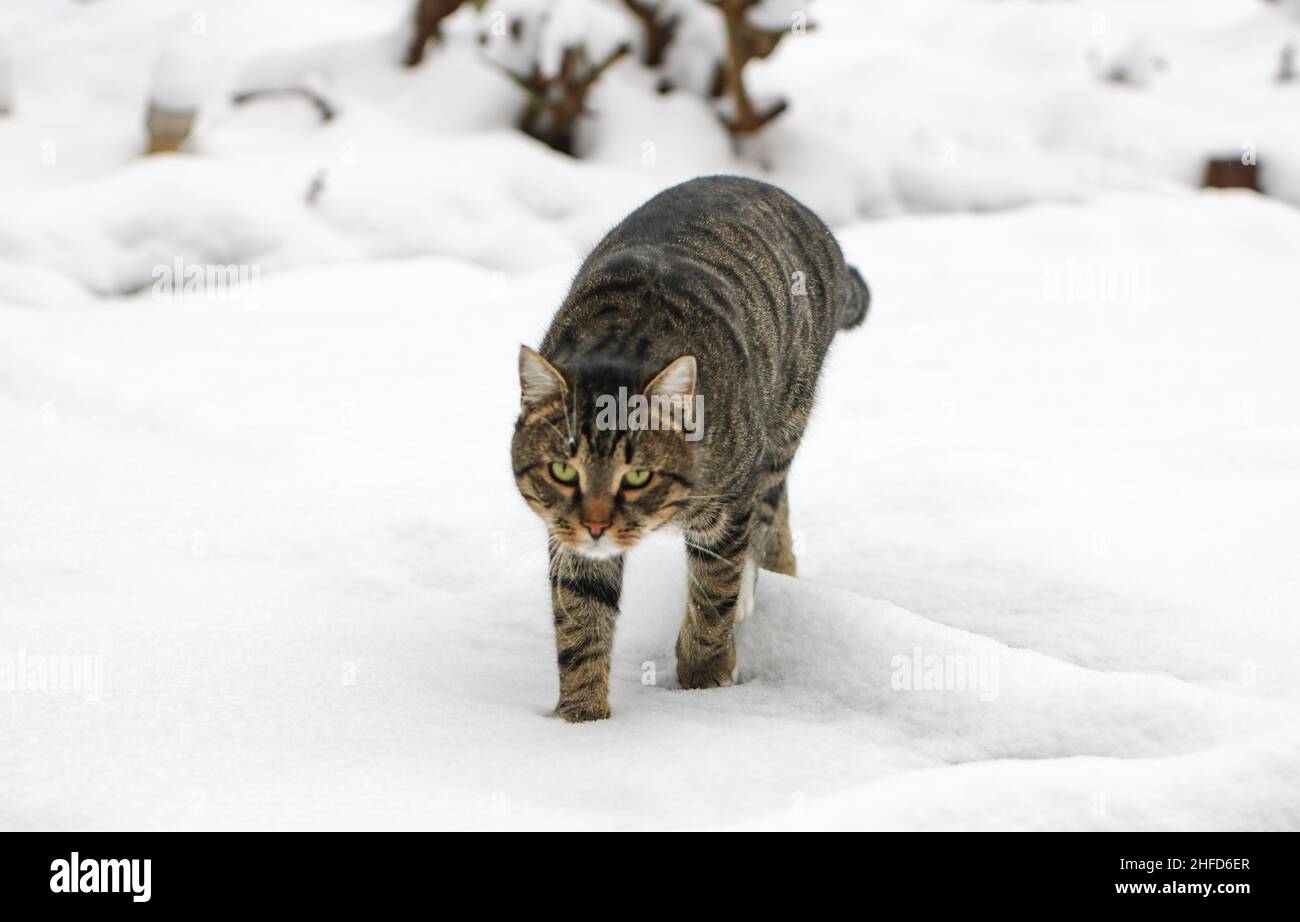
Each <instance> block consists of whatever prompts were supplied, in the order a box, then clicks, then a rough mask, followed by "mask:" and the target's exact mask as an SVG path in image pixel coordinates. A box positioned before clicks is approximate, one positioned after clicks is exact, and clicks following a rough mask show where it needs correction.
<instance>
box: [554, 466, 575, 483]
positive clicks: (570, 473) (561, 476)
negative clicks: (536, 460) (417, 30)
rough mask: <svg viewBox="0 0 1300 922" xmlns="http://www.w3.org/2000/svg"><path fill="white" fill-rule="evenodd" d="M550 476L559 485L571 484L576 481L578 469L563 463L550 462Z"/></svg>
mask: <svg viewBox="0 0 1300 922" xmlns="http://www.w3.org/2000/svg"><path fill="white" fill-rule="evenodd" d="M551 476H552V477H554V478H555V479H556V480H558V481H559V482H560V483H573V482H574V481H575V480H577V479H578V469H577V468H576V467H574V466H573V465H572V464H566V463H565V462H563V461H552V462H551Z"/></svg>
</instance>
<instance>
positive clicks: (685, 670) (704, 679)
mask: <svg viewBox="0 0 1300 922" xmlns="http://www.w3.org/2000/svg"><path fill="white" fill-rule="evenodd" d="M677 681H678V683H680V684H681V686H682V688H726V687H727V686H729V685H734V684H735V682H736V663H735V657H732V658H731V660H730V661H729V662H728V661H726V660H720V659H718V660H712V661H711V662H707V663H681V662H679V663H678V664H677Z"/></svg>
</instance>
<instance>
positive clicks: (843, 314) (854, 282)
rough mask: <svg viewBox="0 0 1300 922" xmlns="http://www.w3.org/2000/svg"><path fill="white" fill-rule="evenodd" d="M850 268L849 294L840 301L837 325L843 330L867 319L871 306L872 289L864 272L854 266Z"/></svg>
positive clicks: (849, 328)
mask: <svg viewBox="0 0 1300 922" xmlns="http://www.w3.org/2000/svg"><path fill="white" fill-rule="evenodd" d="M845 268H847V269H848V270H849V285H848V294H847V295H846V296H845V298H844V300H842V301H841V302H840V309H839V316H838V317H837V318H836V320H837V326H838V327H839V328H840V329H841V330H851V329H853V328H854V327H856V326H857V325H858V324H860V323H862V321H863V320H866V319H867V309H868V308H870V307H871V289H870V288H868V287H867V283H866V280H865V279H863V278H862V273H861V272H859V271H858V270H857V269H855V268H853V267H852V266H846V267H845Z"/></svg>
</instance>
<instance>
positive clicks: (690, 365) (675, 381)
mask: <svg viewBox="0 0 1300 922" xmlns="http://www.w3.org/2000/svg"><path fill="white" fill-rule="evenodd" d="M645 392H646V396H647V397H649V396H652V395H654V394H658V395H660V396H661V397H679V398H681V399H682V400H686V399H688V398H690V397H694V396H695V356H693V355H683V356H682V357H681V358H679V359H674V360H673V361H671V362H669V363H668V365H667V366H666V367H665V368H664V370H663V371H661V372H659V374H657V375H655V376H654V378H653V379H652V380H651V381H650V383H649V384H647V385H646V386H645Z"/></svg>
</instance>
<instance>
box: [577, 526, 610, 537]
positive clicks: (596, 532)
mask: <svg viewBox="0 0 1300 922" xmlns="http://www.w3.org/2000/svg"><path fill="white" fill-rule="evenodd" d="M609 526H610V523H609V522H583V523H582V527H583V528H585V529H587V531H588V533H590V535H591V536H592V537H593V538H599V537H600V536H601V535H602V534H604V532H605V529H606V528H609Z"/></svg>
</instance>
